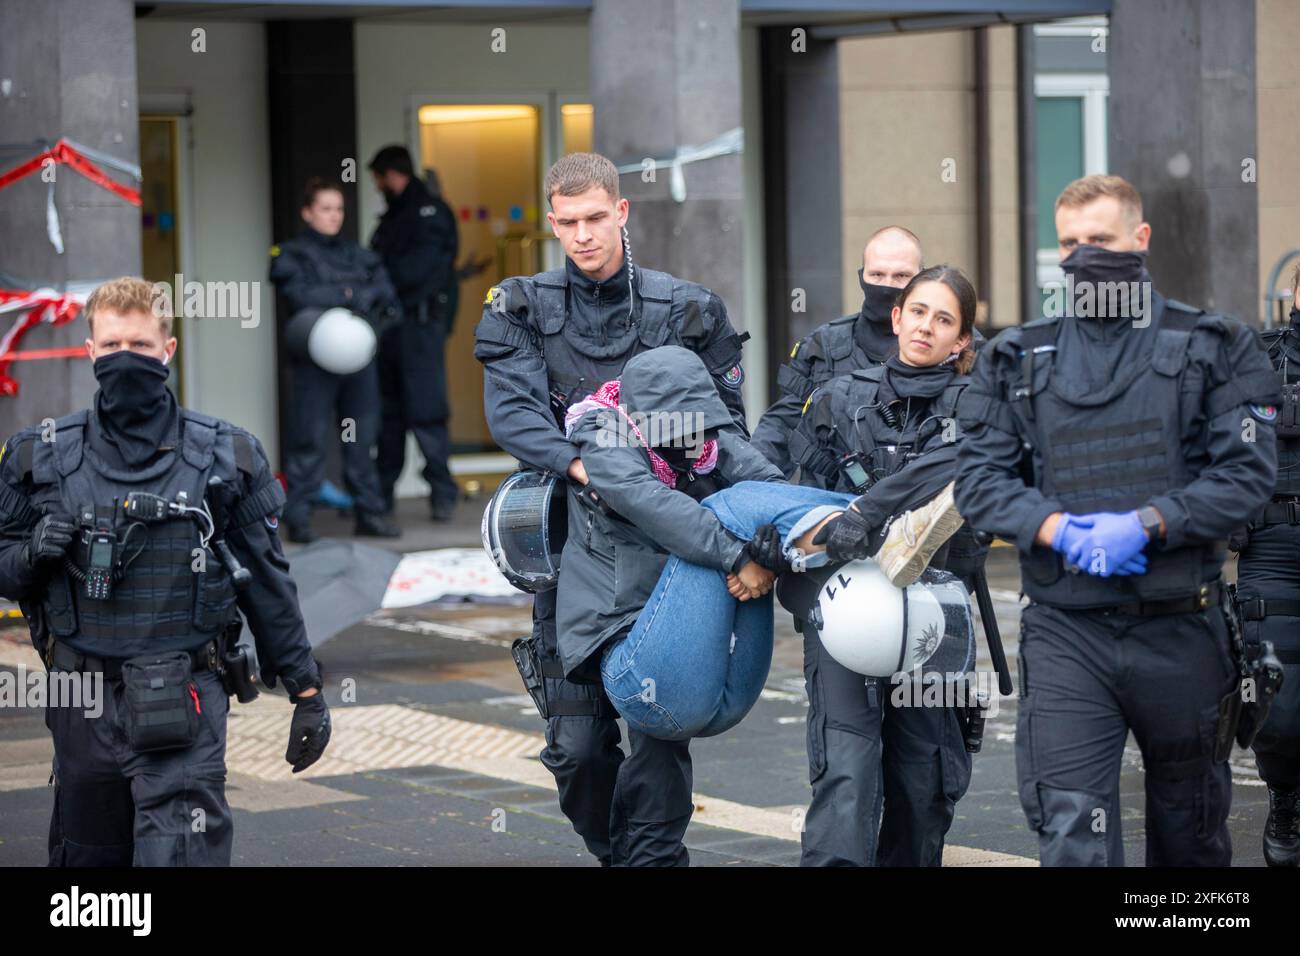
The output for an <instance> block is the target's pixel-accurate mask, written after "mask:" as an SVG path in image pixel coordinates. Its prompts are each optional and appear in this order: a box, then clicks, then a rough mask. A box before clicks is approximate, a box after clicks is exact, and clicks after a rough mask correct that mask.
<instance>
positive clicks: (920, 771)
mask: <svg viewBox="0 0 1300 956" xmlns="http://www.w3.org/2000/svg"><path fill="white" fill-rule="evenodd" d="M804 682H805V689H806V690H807V693H808V773H809V778H810V781H811V783H812V788H813V798H812V803H811V805H810V806H809V807H808V815H807V817H806V818H805V820H804V831H803V836H802V843H803V852H802V855H801V858H800V865H801V866H873V865H880V866H939V865H940V864H941V863H942V860H943V841H944V836H945V835H946V834H947V832H948V828H949V827H950V826H951V825H952V821H953V816H954V813H955V811H956V806H957V801H958V800H960V799H961V797H962V796H963V795H964V794H965V792H966V788H967V787H968V786H969V785H970V774H971V757H970V754H968V753H967V752H966V747H965V742H964V740H963V738H962V732H961V725H960V722H959V721H958V718H957V713H956V711H954V710H952V709H951V708H946V707H922V706H895V705H894V704H893V702H892V700H891V698H892V695H891V691H892V687H891V685H890V684H889V682H888V681H878V680H874V679H871V680H869V679H868V678H865V677H863V676H862V675H861V674H856V673H854V672H853V671H850V670H849V669H848V668H846V667H844V666H843V665H842V664H840V663H839V662H838V661H836V660H835V659H834V658H833V657H831V656H830V654H828V653H827V652H826V649H825V647H824V646H823V645H822V642H821V639H820V638H818V637H817V636H816V634H815V633H814V632H813V631H812V629H811V628H809V629H806V633H805V635H804Z"/></svg>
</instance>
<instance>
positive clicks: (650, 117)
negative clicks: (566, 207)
mask: <svg viewBox="0 0 1300 956" xmlns="http://www.w3.org/2000/svg"><path fill="white" fill-rule="evenodd" d="M590 37H591V40H590V42H591V93H592V102H593V104H594V107H595V146H596V150H597V152H600V153H603V154H605V155H606V156H609V157H610V158H611V159H612V160H614V162H615V163H617V164H618V165H620V166H621V165H624V164H627V163H638V164H639V163H640V162H641V161H642V160H643V159H645V158H651V159H662V158H666V157H669V156H672V155H673V152H674V150H676V149H677V148H678V147H679V146H694V145H701V144H704V143H707V142H708V141H710V140H712V139H714V138H715V137H718V136H720V135H722V134H723V133H726V132H728V131H730V130H733V129H736V128H738V127H739V126H740V125H741V112H740V14H739V7H738V0H595V3H594V4H593V7H592V12H591V28H590ZM684 174H685V181H686V199H685V201H684V202H680V203H679V202H677V201H676V200H674V199H673V198H672V196H671V194H670V192H669V190H670V181H671V176H670V174H669V171H668V170H666V169H660V170H658V171H657V173H656V181H655V182H652V183H646V182H642V177H641V175H640V173H639V172H638V173H629V174H626V175H624V176H623V177H622V179H621V181H620V188H621V189H622V192H623V195H624V196H626V197H627V198H628V199H629V200H630V201H631V207H632V208H631V215H630V217H629V221H628V233H629V235H630V237H631V241H632V259H633V261H634V262H639V263H641V264H643V265H645V266H648V267H650V268H653V269H662V270H664V271H667V272H671V273H673V274H674V275H678V276H681V277H682V278H684V279H690V280H692V281H695V282H700V283H703V284H704V285H706V286H708V287H709V288H710V289H712V290H713V291H714V292H716V293H717V294H718V295H719V296H721V297H722V299H723V301H724V302H725V303H726V305H727V312H728V314H729V315H730V317H731V321H732V324H734V325H735V326H736V328H737V329H739V330H744V329H745V327H746V316H745V303H744V298H743V290H744V272H743V270H744V257H743V235H742V230H741V212H742V204H743V195H742V183H741V156H740V154H739V153H732V154H729V155H724V156H719V157H716V158H713V159H707V160H703V161H700V162H696V163H690V164H688V165H686V166H685V167H684Z"/></svg>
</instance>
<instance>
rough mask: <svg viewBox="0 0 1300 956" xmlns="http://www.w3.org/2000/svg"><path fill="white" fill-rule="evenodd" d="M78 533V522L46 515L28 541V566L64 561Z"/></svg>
mask: <svg viewBox="0 0 1300 956" xmlns="http://www.w3.org/2000/svg"><path fill="white" fill-rule="evenodd" d="M76 533H77V525H76V522H74V521H73V520H72V519H71V518H70V517H68V516H67V515H45V517H43V518H41V520H40V521H38V522H36V527H34V528H33V529H32V534H31V537H30V538H28V540H27V564H28V566H29V567H33V568H34V567H36V565H38V564H44V563H46V562H49V561H59V560H62V558H63V555H64V554H66V553H67V550H68V545H70V544H72V538H73V536H74V535H75V534H76Z"/></svg>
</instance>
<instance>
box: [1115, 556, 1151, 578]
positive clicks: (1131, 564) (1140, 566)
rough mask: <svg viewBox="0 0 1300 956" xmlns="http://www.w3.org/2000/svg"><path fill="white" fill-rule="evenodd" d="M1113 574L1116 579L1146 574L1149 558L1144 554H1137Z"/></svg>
mask: <svg viewBox="0 0 1300 956" xmlns="http://www.w3.org/2000/svg"><path fill="white" fill-rule="evenodd" d="M1113 573H1114V574H1115V576H1116V577H1127V576H1128V575H1130V574H1146V573H1147V556H1146V555H1145V554H1142V553H1138V554H1135V555H1134V556H1133V557H1131V558H1129V559H1128V560H1127V561H1125V562H1124V563H1123V564H1122V565H1120V566H1119V568H1117V569H1116V570H1115V571H1114V572H1113Z"/></svg>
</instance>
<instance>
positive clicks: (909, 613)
mask: <svg viewBox="0 0 1300 956" xmlns="http://www.w3.org/2000/svg"><path fill="white" fill-rule="evenodd" d="M819 577H821V576H820V575H819ZM806 622H807V624H808V625H811V626H812V627H813V628H815V629H816V631H817V632H818V634H819V635H820V636H821V642H822V646H824V647H825V648H826V651H827V653H829V654H830V655H831V657H833V658H834V659H835V660H836V661H838V662H839V663H840V664H843V665H844V666H845V667H847V668H848V669H849V670H851V671H853V672H855V673H858V674H863V675H865V676H867V677H889V676H891V675H893V674H896V673H898V672H900V671H912V670H916V669H918V668H919V669H922V670H924V671H931V672H940V673H944V674H959V673H965V672H966V671H969V670H970V669H971V668H972V667H974V665H975V628H974V622H973V620H972V616H971V607H970V596H969V595H968V594H967V592H966V587H965V585H963V584H962V583H961V580H960V579H959V578H957V577H956V576H955V575H952V574H949V573H948V572H946V571H936V570H934V569H929V570H927V571H925V573H924V574H922V575H921V578H920V579H919V580H918V581H917V582H916V583H915V584H912V585H910V586H908V587H905V588H899V587H895V586H894V585H893V584H891V583H890V582H889V578H887V577H886V576H885V572H884V571H882V570H881V569H880V566H879V565H878V564H876V562H875V561H872V560H870V559H866V560H862V561H850V562H848V563H847V564H843V565H840V566H839V567H838V568H835V569H834V570H832V571H831V572H830V573H829V575H828V576H826V577H825V578H824V583H823V584H822V586H821V589H820V590H819V591H818V592H817V597H816V600H815V601H814V603H813V606H812V607H811V609H809V610H808V611H807V615H806Z"/></svg>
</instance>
